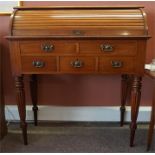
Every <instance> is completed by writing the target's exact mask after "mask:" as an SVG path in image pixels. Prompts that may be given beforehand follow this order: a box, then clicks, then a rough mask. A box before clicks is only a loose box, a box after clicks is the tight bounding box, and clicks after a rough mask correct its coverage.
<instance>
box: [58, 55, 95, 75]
mask: <svg viewBox="0 0 155 155" xmlns="http://www.w3.org/2000/svg"><path fill="white" fill-rule="evenodd" d="M95 71H96V58H95V57H89V56H88V57H72V56H69V57H60V72H67V73H72V72H77V73H79V72H95Z"/></svg>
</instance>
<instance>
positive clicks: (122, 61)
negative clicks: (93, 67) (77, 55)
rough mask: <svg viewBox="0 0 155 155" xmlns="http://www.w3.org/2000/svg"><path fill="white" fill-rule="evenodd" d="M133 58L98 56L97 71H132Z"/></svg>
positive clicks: (133, 66)
mask: <svg viewBox="0 0 155 155" xmlns="http://www.w3.org/2000/svg"><path fill="white" fill-rule="evenodd" d="M134 69H135V59H134V58H132V57H131V58H125V57H106V58H105V57H101V58H99V72H105V73H121V72H124V73H125V72H131V73H132V72H134Z"/></svg>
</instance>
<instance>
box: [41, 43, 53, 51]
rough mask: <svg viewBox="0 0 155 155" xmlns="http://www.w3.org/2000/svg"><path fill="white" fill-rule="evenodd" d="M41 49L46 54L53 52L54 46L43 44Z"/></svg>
mask: <svg viewBox="0 0 155 155" xmlns="http://www.w3.org/2000/svg"><path fill="white" fill-rule="evenodd" d="M41 49H42V50H43V51H44V52H52V51H53V50H54V45H52V44H42V45H41Z"/></svg>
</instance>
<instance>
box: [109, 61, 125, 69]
mask: <svg viewBox="0 0 155 155" xmlns="http://www.w3.org/2000/svg"><path fill="white" fill-rule="evenodd" d="M111 65H112V67H113V68H121V67H123V62H122V61H111Z"/></svg>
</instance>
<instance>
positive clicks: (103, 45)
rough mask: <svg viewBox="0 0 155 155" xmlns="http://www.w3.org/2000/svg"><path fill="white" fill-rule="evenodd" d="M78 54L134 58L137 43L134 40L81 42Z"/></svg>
mask: <svg viewBox="0 0 155 155" xmlns="http://www.w3.org/2000/svg"><path fill="white" fill-rule="evenodd" d="M80 53H94V54H95V53H96V54H104V55H122V56H134V55H136V54H137V41H135V40H97V41H96V40H94V41H92V40H87V41H81V42H80Z"/></svg>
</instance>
